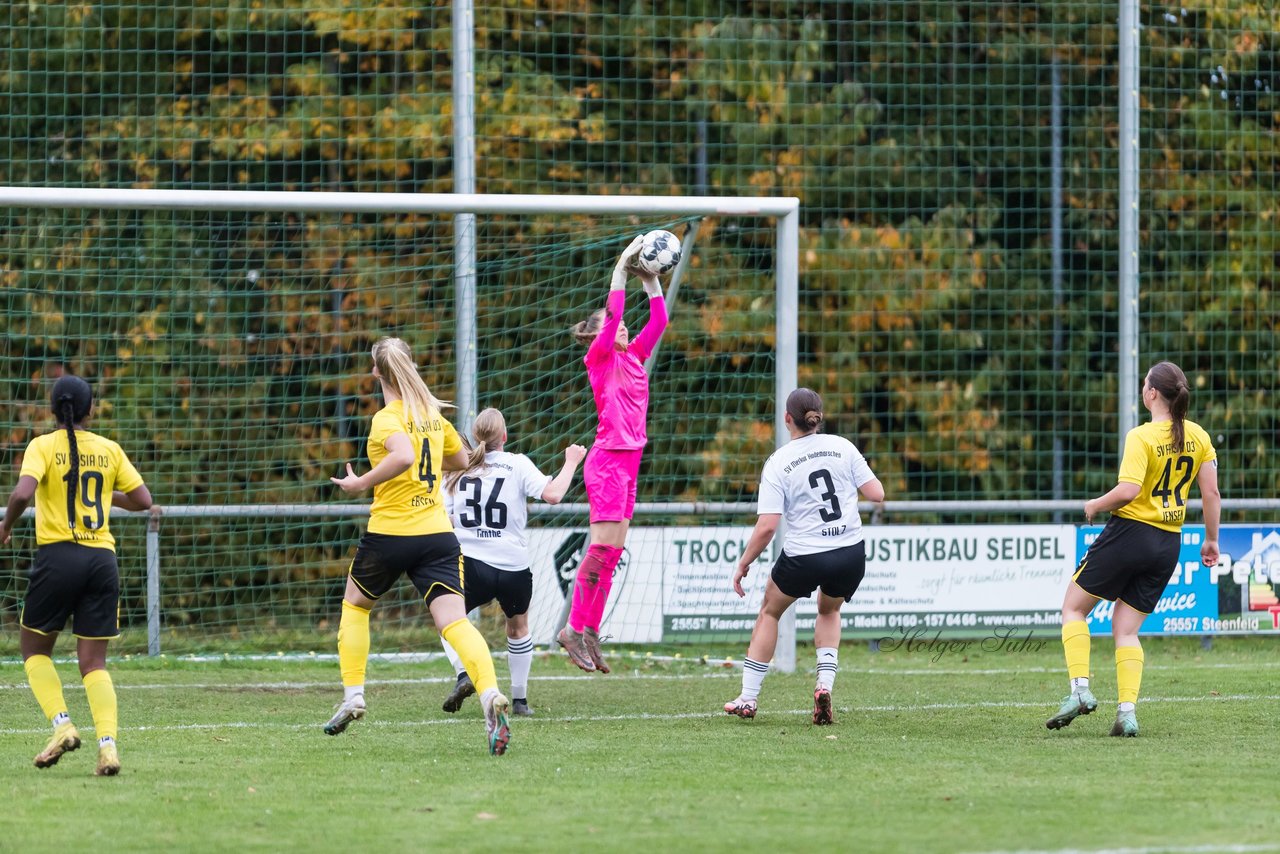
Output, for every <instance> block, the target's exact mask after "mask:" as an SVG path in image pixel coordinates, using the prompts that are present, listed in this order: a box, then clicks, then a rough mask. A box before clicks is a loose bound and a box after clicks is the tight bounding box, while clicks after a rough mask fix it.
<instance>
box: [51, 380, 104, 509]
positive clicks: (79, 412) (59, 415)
mask: <svg viewBox="0 0 1280 854" xmlns="http://www.w3.org/2000/svg"><path fill="white" fill-rule="evenodd" d="M49 404H50V408H51V409H52V410H53V417H54V418H56V419H57V420H58V426H60V427H64V428H66V431H67V449H68V451H69V452H70V458H69V459H70V462H71V470H70V471H69V472H68V473H67V477H66V481H67V523H68V524H69V525H70V526H71V530H73V531H74V530H75V528H76V489H77V486H78V484H79V483H80V449H79V448H78V447H77V446H76V424H77V423H79V422H80V421H83V420H84V419H85V417H86V416H88V414H89V409H90V407H92V406H93V390H92V389H91V388H89V384H88V383H87V382H85V381H84V380H82V379H80V377H77V376H74V375H73V374H66V375H64V376H62V377H59V378H58V381H57V382H55V383H54V384H53V391H52V392H51V393H50V394H49Z"/></svg>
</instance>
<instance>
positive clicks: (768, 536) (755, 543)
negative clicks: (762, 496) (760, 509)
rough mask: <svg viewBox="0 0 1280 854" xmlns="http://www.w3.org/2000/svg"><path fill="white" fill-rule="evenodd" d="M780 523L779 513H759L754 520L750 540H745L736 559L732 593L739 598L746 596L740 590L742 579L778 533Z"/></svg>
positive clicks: (744, 592)
mask: <svg viewBox="0 0 1280 854" xmlns="http://www.w3.org/2000/svg"><path fill="white" fill-rule="evenodd" d="M781 521H782V514H781V513H761V514H760V516H759V518H757V519H756V526H755V528H754V529H752V531H751V539H749V540H747V547H746V548H745V549H743V551H742V557H740V558H738V568H737V569H736V570H735V571H734V573H733V592H734V593H737V594H738V596H739V598H742V597H745V596H746V595H747V591H745V590H743V589H742V579H744V578H746V577H747V573H748V572H749V571H750V570H751V564H753V563H755V561H756V558H758V557H760V554H761V553H762V552H763V551H764V547H765V546H767V545H769V543H770V541H772V540H773V535H774V534H776V533H777V532H778V523H779V522H781Z"/></svg>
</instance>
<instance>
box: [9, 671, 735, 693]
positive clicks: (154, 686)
mask: <svg viewBox="0 0 1280 854" xmlns="http://www.w3.org/2000/svg"><path fill="white" fill-rule="evenodd" d="M737 675H738V674H736V673H729V672H719V673H689V674H676V673H670V674H668V673H645V674H640V673H637V674H636V675H634V676H620V677H619V678H618V679H615V680H613V681H617V682H622V681H634V680H668V679H728V678H729V677H734V678H736V677H737ZM599 678H600V677H598V676H586V675H583V676H532V677H530V679H531V680H532V681H534V682H592V681H597V680H598V679H599ZM455 681H456V677H454V676H419V677H411V678H405V679H370V680H369V681H368V682H366V683H365V684H366V685H437V684H439V685H453V683H454V682H455ZM114 684H115V688H116V690H117V691H122V690H161V691H163V690H165V689H167V688H172V689H175V690H180V689H187V688H191V689H197V690H201V691H235V690H246V691H253V690H258V691H307V690H311V689H315V688H320V689H329V688H336V687H337V686H338V685H339V684H340V683H339V680H337V679H330V680H328V681H327V682H160V683H150V684H138V685H131V684H129V683H127V682H123V683H122V682H119V681H116V682H115V683H114ZM28 687H30V686H28V685H27V683H25V682H19V683H17V684H13V685H0V691H12V690H17V689H19V688H28ZM62 687H63V690H67V689H71V690H73V691H74V690H80V691H83V690H84V685H83V684H81V683H78V682H72V683H69V684H67V685H63V686H62Z"/></svg>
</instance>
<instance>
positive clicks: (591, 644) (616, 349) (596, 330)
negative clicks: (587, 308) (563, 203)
mask: <svg viewBox="0 0 1280 854" xmlns="http://www.w3.org/2000/svg"><path fill="white" fill-rule="evenodd" d="M640 242H641V238H639V237H637V238H636V239H635V240H633V241H631V245H629V246H628V247H627V248H626V249H625V250H624V251H623V253H622V255H621V257H619V258H618V263H617V264H616V265H615V266H614V268H613V279H612V283H611V285H610V289H609V298H608V300H607V301H606V302H605V307H604V308H602V309H600V310H599V311H596V312H595V313H594V314H592V315H591V317H589V318H588V319H586V320H584V321H582V322H581V323H579V324H577V325H576V326H574V328H573V337H574V338H576V339H577V340H578V341H579V342H580V343H582V344H587V345H588V347H587V355H586V357H585V358H583V360H582V361H583V362H584V363H585V364H586V366H587V377H588V378H589V379H590V380H591V392H592V394H593V395H594V396H595V399H596V412H597V414H598V416H599V424H598V425H597V426H596V440H595V442H594V443H593V444H592V446H591V450H590V451H588V452H587V459H586V464H585V465H584V466H583V470H582V476H583V482H584V484H585V485H586V488H587V501H588V502H589V503H590V505H591V539H590V544H589V545H588V546H587V554H586V556H585V557H584V558H583V559H582V565H581V566H579V567H578V576H577V578H576V580H575V581H574V585H573V604H572V608H571V610H570V611H569V625H567V626H565V627H564V628H563V629H561V631H560V634H559V635H558V636H557V638H556V640H557V641H558V642H559V644H560V645H561V646H562V647H564V649H565V651H566V652H567V653H569V658H570V659H571V660H572V661H573V663H574V664H576V665H577V666H578V667H580V668H582V669H583V670H585V671H587V672H588V673H590V672H591V671H595V670H598V671H600V672H601V673H608V672H609V665H608V664H607V663H606V662H605V660H604V656H603V655H601V652H600V620H601V619H602V618H603V616H604V607H605V603H606V602H607V601H608V599H609V590H610V588H611V587H612V586H613V571H614V568H615V567H617V565H618V559H619V558H621V557H622V545H623V543H625V542H626V539H627V527H628V526H629V525H630V524H631V514H632V511H633V510H634V509H635V504H636V479H637V477H638V476H639V474H640V458H641V456H642V455H643V454H644V446H645V443H646V442H647V441H648V437H647V436H646V434H645V419H646V417H647V415H648V412H649V376H648V374H646V373H645V370H644V361H645V359H647V358H649V354H650V353H652V352H653V348H654V347H656V346H657V344H658V339H660V338H661V337H662V332H663V330H665V329H666V328H667V305H666V302H665V301H664V300H663V298H662V285H661V284H660V283H659V282H658V277H657V276H655V275H652V274H650V273H646V272H644V271H643V270H641V269H640V268H639V267H638V266H636V264H635V260H636V256H637V255H638V254H639V252H640ZM630 275H635V276H637V277H639V279H640V282H641V284H642V285H643V286H644V291H645V293H647V294H648V295H649V322H648V323H646V324H645V326H644V329H642V330H641V331H640V334H639V335H637V336H636V337H635V340H631V339H630V338H628V335H627V326H626V324H624V323H623V322H622V311H623V308H624V307H625V303H626V287H627V278H628V277H629V276H630Z"/></svg>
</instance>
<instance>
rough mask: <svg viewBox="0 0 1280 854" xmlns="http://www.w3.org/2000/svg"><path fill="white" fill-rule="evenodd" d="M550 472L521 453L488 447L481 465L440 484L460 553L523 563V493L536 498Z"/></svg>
mask: <svg viewBox="0 0 1280 854" xmlns="http://www.w3.org/2000/svg"><path fill="white" fill-rule="evenodd" d="M550 482H551V478H549V477H547V476H546V475H544V474H543V473H542V472H540V471H538V467H537V466H535V465H534V464H533V461H532V460H530V459H529V458H528V457H526V456H525V455H524V454H509V453H507V452H506V451H490V452H489V453H487V454H485V455H484V468H483V469H481V470H479V471H477V472H476V473H474V474H470V475H465V476H463V477H461V478H459V479H458V483H457V488H456V489H454V490H452V491H451V490H448V489H446V490H445V509H446V510H448V511H449V518H450V519H452V520H453V532H454V533H455V534H457V536H458V544H459V545H460V546H461V547H462V553H463V554H464V555H465V556H467V557H469V558H474V559H475V560H482V561H484V562H485V563H487V564H489V565H490V566H492V567H495V568H497V569H503V570H509V571H512V572H519V571H520V570H523V569H528V568H529V563H530V560H529V536H528V533H527V532H526V528H527V526H528V522H529V509H528V505H527V503H526V499H528V498H541V497H542V493H543V492H544V491H545V490H546V488H547V484H548V483H550Z"/></svg>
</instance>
